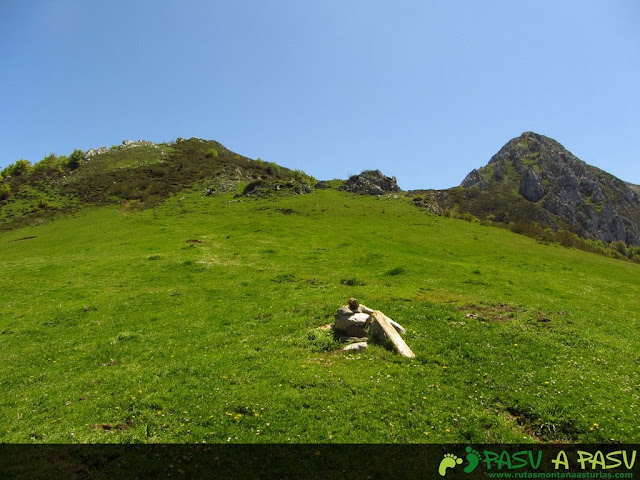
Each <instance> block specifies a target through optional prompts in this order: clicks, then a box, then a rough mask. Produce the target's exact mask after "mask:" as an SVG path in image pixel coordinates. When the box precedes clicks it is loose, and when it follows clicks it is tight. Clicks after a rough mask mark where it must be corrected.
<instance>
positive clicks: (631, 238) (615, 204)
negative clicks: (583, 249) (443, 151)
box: [461, 132, 640, 245]
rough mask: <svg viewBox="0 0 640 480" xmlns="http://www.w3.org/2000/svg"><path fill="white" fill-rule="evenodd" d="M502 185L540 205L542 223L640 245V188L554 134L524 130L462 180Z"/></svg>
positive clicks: (466, 183) (484, 185)
mask: <svg viewBox="0 0 640 480" xmlns="http://www.w3.org/2000/svg"><path fill="white" fill-rule="evenodd" d="M497 185H502V187H503V188H502V190H504V189H505V187H508V188H510V189H511V190H513V191H515V192H517V194H518V195H520V196H521V197H523V198H524V199H526V200H527V201H529V202H532V203H534V204H536V206H537V207H539V212H540V215H538V217H537V218H536V220H537V221H539V222H540V223H543V224H546V225H548V226H555V225H558V222H557V221H555V220H554V217H556V218H557V219H559V220H560V223H562V224H565V225H567V224H568V225H570V226H572V227H575V228H574V230H575V231H576V232H577V233H579V234H581V235H583V236H586V237H591V238H598V239H600V240H603V241H606V242H612V241H616V240H621V241H623V242H626V243H628V244H631V245H638V244H640V199H639V196H638V190H637V188H634V186H632V185H630V184H628V183H625V182H623V181H622V180H620V179H618V178H616V177H614V176H613V175H610V174H609V173H607V172H604V171H602V170H600V169H598V168H595V167H592V166H590V165H588V164H587V163H585V162H583V161H582V160H580V159H579V158H577V157H576V156H575V155H573V154H572V153H571V152H569V151H568V150H567V149H565V148H564V147H563V146H562V145H561V144H560V143H558V142H557V141H555V140H553V139H551V138H549V137H545V136H544V135H540V134H537V133H534V132H525V133H523V134H522V135H520V136H519V137H517V138H514V139H512V140H510V141H509V142H507V143H506V144H505V145H504V146H503V147H502V148H501V149H500V150H499V151H498V153H496V154H495V155H494V156H493V157H492V158H491V160H489V163H488V165H487V166H485V167H482V168H480V169H477V170H473V171H472V172H471V173H469V175H467V176H466V178H465V179H464V180H463V182H462V184H461V186H462V187H464V188H471V187H477V188H479V189H480V190H481V191H489V190H491V189H492V188H494V187H495V186H497Z"/></svg>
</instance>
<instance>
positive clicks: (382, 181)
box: [340, 170, 401, 195]
mask: <svg viewBox="0 0 640 480" xmlns="http://www.w3.org/2000/svg"><path fill="white" fill-rule="evenodd" d="M340 190H344V191H347V192H351V193H357V194H358V195H384V194H386V193H390V192H400V191H401V190H400V187H398V182H397V181H396V177H387V176H386V175H384V174H383V173H382V172H381V171H380V170H365V171H363V172H362V173H361V174H360V175H352V176H351V177H349V179H348V180H347V181H346V182H344V184H343V185H342V186H341V187H340Z"/></svg>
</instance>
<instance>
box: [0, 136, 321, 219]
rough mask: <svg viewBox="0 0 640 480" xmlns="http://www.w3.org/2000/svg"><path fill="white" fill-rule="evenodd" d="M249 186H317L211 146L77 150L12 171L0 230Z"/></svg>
mask: <svg viewBox="0 0 640 480" xmlns="http://www.w3.org/2000/svg"><path fill="white" fill-rule="evenodd" d="M247 182H255V183H253V184H251V186H250V187H249V189H250V190H251V191H247V192H244V193H251V194H254V195H255V194H258V193H261V194H266V193H268V191H273V190H283V191H286V190H289V191H292V192H301V191H302V190H303V189H304V188H306V187H307V186H308V185H309V184H310V183H313V182H314V180H313V179H311V178H310V177H308V176H307V175H305V174H304V173H302V172H299V171H291V170H289V169H287V168H284V167H281V166H278V165H276V164H274V163H270V162H264V161H262V160H259V159H258V160H251V159H249V158H246V157H243V156H242V155H238V154H237V153H234V152H232V151H230V150H228V149H227V148H225V147H224V146H223V145H222V144H220V143H218V142H215V141H212V140H202V139H199V138H191V139H188V140H185V139H182V138H179V139H178V140H176V141H175V142H169V143H161V144H154V143H152V142H148V141H137V142H132V141H128V140H125V141H124V142H123V144H122V145H119V146H113V147H111V148H106V147H101V148H97V149H91V150H89V151H87V152H81V151H79V150H76V151H74V152H73V153H72V154H71V155H70V156H69V157H66V156H56V155H54V154H51V155H49V156H47V157H46V158H44V159H43V160H41V161H40V162H38V163H36V164H35V165H31V164H30V163H29V162H27V161H25V160H19V161H18V162H16V163H15V164H13V165H11V166H9V167H7V168H6V169H5V170H4V171H2V174H1V175H0V230H1V229H5V230H6V229H11V228H15V227H18V226H22V225H37V224H41V223H43V222H45V221H48V220H50V219H52V218H57V217H59V216H61V215H64V214H69V213H73V212H78V211H80V210H81V209H83V208H85V207H88V206H99V205H110V204H111V205H117V204H123V203H124V204H125V205H126V206H127V208H148V207H152V206H155V205H158V204H160V203H161V202H163V201H164V200H166V199H167V198H169V196H171V195H174V194H176V193H179V192H181V191H182V190H184V189H187V188H192V187H193V186H194V185H199V186H200V187H201V188H202V191H203V192H205V193H206V194H212V193H214V192H216V191H220V190H222V191H227V190H229V191H230V190H234V192H236V193H243V191H242V186H245V185H247ZM239 185H242V186H240V187H239ZM238 188H239V189H240V190H238V191H236V190H237V189H238Z"/></svg>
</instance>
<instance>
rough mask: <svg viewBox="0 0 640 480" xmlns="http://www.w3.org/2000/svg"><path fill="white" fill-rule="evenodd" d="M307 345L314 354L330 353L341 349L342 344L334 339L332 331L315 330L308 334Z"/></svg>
mask: <svg viewBox="0 0 640 480" xmlns="http://www.w3.org/2000/svg"><path fill="white" fill-rule="evenodd" d="M306 340H307V341H306V345H307V346H308V347H309V348H310V349H311V350H312V351H314V352H330V351H332V350H337V349H338V348H340V346H341V345H340V343H339V342H338V341H337V340H336V339H335V338H334V336H333V332H332V331H331V330H320V329H319V328H314V329H313V330H309V332H307V339H306Z"/></svg>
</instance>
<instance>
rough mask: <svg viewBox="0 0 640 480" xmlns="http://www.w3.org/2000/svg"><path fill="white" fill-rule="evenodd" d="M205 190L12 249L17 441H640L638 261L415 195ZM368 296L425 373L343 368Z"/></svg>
mask: <svg viewBox="0 0 640 480" xmlns="http://www.w3.org/2000/svg"><path fill="white" fill-rule="evenodd" d="M201 193H202V192H201V189H194V190H192V191H188V192H183V193H181V194H179V195H176V196H173V197H171V198H170V199H169V200H167V201H166V202H164V203H162V204H160V205H159V206H157V207H155V208H153V209H147V210H135V209H127V208H125V207H123V206H122V205H121V206H106V207H100V208H93V209H89V210H84V211H82V212H80V213H76V214H74V215H73V216H67V217H63V218H59V219H57V220H55V221H51V222H49V223H45V224H43V225H40V226H37V227H24V228H20V229H16V230H11V231H7V232H2V233H0V292H2V294H1V295H2V301H0V349H1V350H2V374H1V375H0V393H1V395H0V442H2V443H74V442H81V443H102V442H117V443H129V442H144V443H152V442H180V443H183V442H195V443H202V442H206V443H227V442H230V443H289V442H291V443H334V442H339V443H351V442H358V443H368V442H390V443H421V442H428V443H432V442H437V443H445V442H470V443H493V442H550V441H570V442H585V443H592V442H593V443H595V442H612V441H613V442H636V443H637V442H640V417H639V412H640V406H639V405H640V338H639V337H638V335H637V332H638V327H639V320H640V300H639V298H640V265H638V264H633V263H630V262H622V261H619V260H613V259H609V258H605V257H603V256H598V255H594V254H589V253H586V252H583V251H578V250H574V249H568V248H565V247H562V246H559V245H544V244H541V243H537V242H536V241H535V240H532V239H530V238H527V237H524V236H519V235H516V234H514V233H512V232H510V231H508V230H504V229H499V228H494V227H488V226H483V225H481V224H479V223H471V222H465V221H462V220H456V219H452V218H445V217H438V216H435V215H431V214H427V213H425V212H423V211H420V210H418V209H416V208H415V207H414V206H413V205H412V202H411V199H410V198H409V197H404V196H387V197H381V198H376V197H361V196H355V195H349V194H346V193H342V192H338V191H336V190H334V189H329V190H314V192H313V193H311V194H308V195H292V196H280V197H273V198H266V199H265V198H258V199H255V198H234V197H233V195H232V194H221V195H215V196H209V197H203V196H202V194H201ZM351 296H354V297H356V298H358V299H359V300H360V301H361V302H362V303H364V304H365V305H367V306H369V307H371V308H375V309H379V310H381V311H383V312H384V313H385V314H387V315H388V316H389V317H391V318H393V319H394V320H396V321H398V322H399V323H401V324H402V325H404V326H405V327H406V328H407V334H406V335H405V340H406V341H407V343H408V345H409V346H410V347H411V349H412V350H413V351H414V352H415V353H416V358H415V359H405V358H401V357H400V356H398V355H396V354H394V353H393V352H392V351H390V350H387V349H385V348H384V347H382V346H371V347H370V348H368V349H367V350H364V351H363V352H359V353H346V352H341V351H340V350H339V349H340V348H341V346H340V345H338V344H336V343H335V342H334V341H333V339H332V337H331V334H330V333H329V332H327V331H323V330H320V329H319V328H318V327H320V326H322V325H325V324H327V323H332V322H333V314H334V312H335V311H336V310H337V309H338V308H339V307H340V306H341V305H343V304H345V303H346V300H347V299H348V298H349V297H351Z"/></svg>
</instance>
